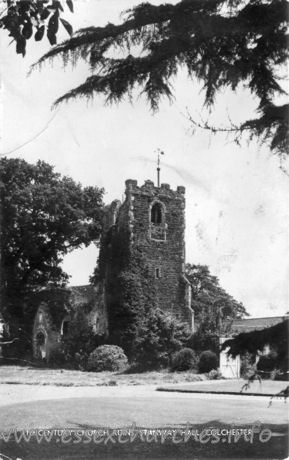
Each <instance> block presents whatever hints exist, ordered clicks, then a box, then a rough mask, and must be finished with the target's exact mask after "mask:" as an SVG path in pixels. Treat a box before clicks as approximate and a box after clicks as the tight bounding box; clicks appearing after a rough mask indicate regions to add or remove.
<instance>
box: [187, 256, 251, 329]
mask: <svg viewBox="0 0 289 460" xmlns="http://www.w3.org/2000/svg"><path fill="white" fill-rule="evenodd" d="M186 276H187V278H188V280H189V281H190V283H191V286H192V308H193V309H194V312H195V320H196V322H197V323H199V324H200V323H206V329H207V330H210V331H213V332H214V331H216V330H217V331H219V332H222V331H223V330H224V329H225V328H226V327H227V324H228V322H230V320H234V319H237V318H242V317H243V316H248V313H247V311H246V309H245V307H244V305H243V304H242V303H241V302H238V301H237V300H235V299H234V298H233V297H232V296H231V295H230V294H228V293H227V292H226V291H225V289H223V288H222V287H221V286H220V284H219V280H218V278H217V277H216V276H214V275H211V273H210V270H209V268H208V267H207V265H191V264H187V265H186Z"/></svg>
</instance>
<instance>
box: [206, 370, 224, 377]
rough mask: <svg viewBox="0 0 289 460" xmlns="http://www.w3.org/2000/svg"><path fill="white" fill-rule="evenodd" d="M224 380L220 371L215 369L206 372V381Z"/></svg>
mask: <svg viewBox="0 0 289 460" xmlns="http://www.w3.org/2000/svg"><path fill="white" fill-rule="evenodd" d="M222 378H224V377H223V376H222V374H221V372H220V371H218V370H216V369H212V370H211V371H210V372H208V379H209V380H218V379H222Z"/></svg>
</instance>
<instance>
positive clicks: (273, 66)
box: [38, 0, 289, 156]
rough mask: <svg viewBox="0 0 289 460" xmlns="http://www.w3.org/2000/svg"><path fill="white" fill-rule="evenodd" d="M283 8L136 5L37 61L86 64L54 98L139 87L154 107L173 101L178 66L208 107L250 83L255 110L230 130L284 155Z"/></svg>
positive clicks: (222, 3)
mask: <svg viewBox="0 0 289 460" xmlns="http://www.w3.org/2000/svg"><path fill="white" fill-rule="evenodd" d="M287 6H288V2H287V0H182V1H179V2H178V3H177V4H175V5H172V4H169V3H165V4H161V5H158V6H154V5H151V4H150V3H141V4H140V5H138V6H136V7H135V8H133V9H131V10H129V11H128V12H127V15H126V17H125V18H124V20H123V22H122V23H121V24H120V25H114V24H108V25H107V26H105V27H88V28H84V29H81V30H79V31H78V32H77V33H76V34H75V35H74V36H73V37H72V38H71V39H69V40H67V41H65V42H63V43H62V44H60V45H58V46H56V47H54V48H53V49H52V50H50V51H49V52H48V53H47V54H45V55H44V56H43V57H42V58H41V59H40V60H39V62H38V64H41V63H42V62H43V61H45V60H47V59H50V58H54V57H55V56H61V57H62V59H63V61H64V63H67V62H69V61H70V60H71V61H72V62H73V63H75V62H76V61H77V59H79V58H82V59H84V60H85V61H88V62H89V64H90V68H91V70H92V71H93V75H91V76H89V77H88V78H87V80H86V81H85V82H84V83H82V84H81V85H80V86H78V87H77V88H74V89H72V90H71V91H69V92H68V93H66V94H64V95H63V96H61V97H60V98H59V99H58V100H57V101H56V103H60V102H62V101H65V100H68V99H71V98H76V97H78V96H81V97H87V98H90V97H92V96H93V95H95V94H98V93H100V94H104V95H105V96H106V98H107V101H108V102H119V101H122V100H123V98H124V96H125V95H128V96H129V97H130V98H131V97H132V96H133V95H134V92H133V90H134V89H135V88H136V87H139V88H140V90H141V92H142V93H144V94H145V95H146V97H147V99H148V101H149V103H150V106H151V108H152V110H153V111H155V110H157V108H158V106H159V103H160V100H161V98H163V97H164V96H166V97H168V98H169V99H172V97H173V87H172V81H173V78H174V77H175V75H176V74H177V72H178V70H179V69H180V68H186V69H187V71H188V76H189V78H191V79H192V80H194V79H196V80H198V81H201V82H202V83H203V89H204V102H205V105H206V106H207V107H212V106H213V104H214V102H215V98H216V96H217V94H218V93H220V92H221V91H222V90H223V89H224V88H231V89H232V90H234V91H235V90H237V89H239V87H240V86H243V87H244V86H245V87H248V88H249V89H250V91H251V93H252V96H254V97H256V99H257V101H258V106H257V113H258V115H257V117H256V118H254V119H252V120H245V121H244V122H243V123H242V124H241V126H239V127H237V128H236V127H233V131H234V130H237V131H247V132H249V133H250V136H251V137H254V136H256V137H257V138H258V139H260V140H261V141H263V142H268V143H269V144H270V148H271V150H272V151H273V152H276V153H278V154H279V155H281V156H282V155H286V154H287V153H288V136H289V135H288V104H284V105H277V104H276V100H275V99H276V96H278V95H284V94H285V91H284V89H283V88H282V86H281V85H280V79H281V75H282V72H286V67H285V64H286V60H287V58H288V40H287V38H288V35H287V33H288V32H287V30H288V28H287V24H288V16H287ZM115 49H116V50H117V51H118V52H117V53H116V54H115V53H112V50H115Z"/></svg>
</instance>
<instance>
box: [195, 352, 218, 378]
mask: <svg viewBox="0 0 289 460" xmlns="http://www.w3.org/2000/svg"><path fill="white" fill-rule="evenodd" d="M218 361H219V360H218V356H217V355H216V353H214V352H213V351H211V350H206V351H203V352H202V353H201V354H200V359H199V363H198V368H199V372H200V373H201V374H203V373H205V372H210V371H211V370H212V369H217V368H218Z"/></svg>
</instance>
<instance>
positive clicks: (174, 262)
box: [100, 179, 193, 328]
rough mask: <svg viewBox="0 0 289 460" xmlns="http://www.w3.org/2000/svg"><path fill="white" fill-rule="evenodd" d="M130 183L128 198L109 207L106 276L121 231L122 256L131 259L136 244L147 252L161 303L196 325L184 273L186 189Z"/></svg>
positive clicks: (145, 257)
mask: <svg viewBox="0 0 289 460" xmlns="http://www.w3.org/2000/svg"><path fill="white" fill-rule="evenodd" d="M125 185H126V188H125V200H124V202H123V203H120V202H119V201H113V202H112V204H111V205H110V206H109V207H107V210H106V214H105V223H104V235H103V239H102V243H101V250H100V275H101V278H102V279H103V280H104V279H105V278H106V279H108V278H109V277H110V276H112V274H113V271H114V267H115V261H114V260H113V258H112V257H110V255H109V247H110V244H111V241H112V239H113V238H115V235H118V237H120V238H121V241H122V244H123V251H122V252H120V253H119V255H118V257H120V258H122V257H127V259H128V263H129V257H130V253H131V252H132V249H137V250H138V252H139V253H140V254H141V255H142V260H143V263H144V265H145V267H146V270H147V273H148V274H149V277H150V280H151V281H150V282H151V283H152V284H153V286H151V287H152V288H153V290H154V292H155V296H156V299H155V300H156V305H157V306H158V308H160V309H161V310H162V311H164V312H167V313H169V314H170V315H171V316H173V317H175V318H178V319H180V320H182V321H184V322H186V323H187V324H188V325H189V326H190V328H192V327H193V324H192V323H193V312H192V310H191V307H190V304H191V287H190V283H189V281H188V280H187V278H186V276H185V188H184V187H182V186H179V187H177V190H171V188H170V186H169V185H168V184H161V185H160V186H159V187H157V186H155V185H154V183H153V182H152V181H150V180H147V181H145V183H144V184H143V185H141V186H138V184H137V181H136V180H132V179H128V180H127V181H126V183H125ZM104 244H105V246H106V249H105V251H104ZM104 253H105V254H104ZM114 257H115V256H114ZM118 262H119V261H118ZM106 297H109V292H108V293H107V296H106Z"/></svg>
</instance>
